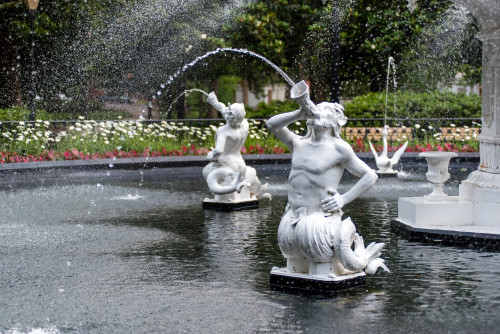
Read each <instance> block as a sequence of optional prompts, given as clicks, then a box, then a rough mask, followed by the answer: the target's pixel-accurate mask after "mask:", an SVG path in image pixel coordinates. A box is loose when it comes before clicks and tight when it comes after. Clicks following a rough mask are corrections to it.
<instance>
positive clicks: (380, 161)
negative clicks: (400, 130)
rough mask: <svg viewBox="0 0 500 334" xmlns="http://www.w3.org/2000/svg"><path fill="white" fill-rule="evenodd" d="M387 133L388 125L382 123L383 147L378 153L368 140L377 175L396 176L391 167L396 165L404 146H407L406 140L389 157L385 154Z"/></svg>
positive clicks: (404, 148)
mask: <svg viewBox="0 0 500 334" xmlns="http://www.w3.org/2000/svg"><path fill="white" fill-rule="evenodd" d="M388 134H389V127H388V126H387V125H384V129H383V130H382V142H383V145H384V146H383V149H382V152H381V153H380V155H379V154H378V153H377V150H375V147H373V144H372V143H371V142H370V141H368V143H369V144H370V149H371V151H372V154H373V157H374V158H375V164H376V165H377V167H378V169H377V170H376V171H375V172H376V173H377V174H378V175H379V176H397V175H398V172H397V171H395V170H394V169H393V168H392V167H394V165H396V164H397V163H398V162H399V159H401V156H402V155H403V153H404V152H405V150H406V147H407V146H408V142H407V141H406V142H405V143H404V144H403V145H402V146H401V147H400V148H398V149H397V151H396V152H394V154H393V155H392V157H390V158H389V156H388V155H387V151H388V149H387V146H388V144H387V136H388Z"/></svg>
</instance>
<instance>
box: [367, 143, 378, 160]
mask: <svg viewBox="0 0 500 334" xmlns="http://www.w3.org/2000/svg"><path fill="white" fill-rule="evenodd" d="M368 144H370V150H371V151H372V154H373V156H374V157H375V161H377V159H378V153H377V150H375V147H373V144H372V142H371V141H368Z"/></svg>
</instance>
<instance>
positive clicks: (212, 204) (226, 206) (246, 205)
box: [203, 198, 259, 211]
mask: <svg viewBox="0 0 500 334" xmlns="http://www.w3.org/2000/svg"><path fill="white" fill-rule="evenodd" d="M258 207H259V201H258V200H257V199H252V200H248V201H240V202H217V201H216V200H215V199H211V198H205V199H204V200H203V208H204V209H209V210H217V211H237V210H246V209H255V208H258Z"/></svg>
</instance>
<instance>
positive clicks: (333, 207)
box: [321, 190, 345, 213]
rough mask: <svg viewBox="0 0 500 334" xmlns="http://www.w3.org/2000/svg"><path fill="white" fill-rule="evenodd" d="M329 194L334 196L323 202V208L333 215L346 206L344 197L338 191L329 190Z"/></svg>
mask: <svg viewBox="0 0 500 334" xmlns="http://www.w3.org/2000/svg"><path fill="white" fill-rule="evenodd" d="M327 192H328V194H330V195H332V196H331V197H328V198H325V199H324V200H323V201H321V204H322V205H321V208H322V209H323V211H325V212H329V213H333V212H335V211H338V210H340V209H342V207H343V206H344V204H345V203H344V197H343V196H342V195H341V194H339V193H338V192H337V191H336V190H327Z"/></svg>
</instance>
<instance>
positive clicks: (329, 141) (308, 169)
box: [267, 81, 389, 277]
mask: <svg viewBox="0 0 500 334" xmlns="http://www.w3.org/2000/svg"><path fill="white" fill-rule="evenodd" d="M291 93H292V98H294V99H296V100H297V101H298V102H299V105H300V109H298V110H295V111H292V112H288V113H283V114H279V115H276V116H273V117H271V118H270V119H269V120H268V122H267V127H268V129H269V130H270V131H271V132H272V133H273V134H274V135H275V136H276V137H277V138H278V139H280V140H281V141H282V142H283V143H285V144H286V145H287V147H288V148H289V149H290V150H291V151H292V152H293V155H292V166H291V167H292V168H291V171H290V175H289V178H288V181H289V183H288V205H287V207H286V209H285V213H284V214H283V217H282V219H281V222H280V225H279V228H278V243H279V246H280V248H281V251H282V253H283V255H284V256H285V257H286V258H287V267H286V272H288V273H305V274H309V275H313V276H317V275H326V276H328V277H339V276H343V275H349V274H354V273H359V272H362V271H365V272H366V273H370V274H372V273H375V271H376V270H377V268H379V267H382V268H383V269H384V270H386V271H389V269H388V268H387V267H386V266H385V264H384V260H383V259H381V258H379V256H380V254H381V249H382V248H383V246H384V244H383V243H377V244H375V243H371V244H370V245H369V246H368V247H366V248H365V245H364V242H363V238H362V237H361V236H359V234H358V233H356V228H355V226H354V224H353V223H352V221H351V219H350V218H347V219H345V220H341V218H342V207H343V206H344V205H346V204H347V203H349V202H351V201H353V200H354V199H356V198H357V197H359V196H360V195H361V194H362V193H363V192H366V191H367V190H368V189H370V188H371V187H372V186H373V185H374V184H375V182H376V180H377V175H376V174H375V172H374V171H373V170H372V169H371V168H369V167H368V166H367V165H366V164H365V163H364V162H363V161H361V160H360V159H359V158H358V157H357V156H356V154H355V153H354V151H353V150H352V148H351V146H350V145H349V144H348V143H347V142H345V141H344V140H342V139H341V138H340V129H341V126H343V125H344V124H345V123H346V121H347V118H346V117H345V116H344V113H343V107H342V106H341V105H340V104H338V103H330V102H323V103H320V104H318V105H314V104H313V103H312V102H311V101H310V100H309V95H308V87H307V85H306V84H305V82H304V81H301V82H300V83H298V84H296V85H295V86H294V87H293V88H292V92H291ZM299 120H307V122H306V125H307V128H308V132H307V134H306V135H305V136H299V135H297V134H295V133H293V132H292V131H290V130H289V129H288V128H287V126H288V125H289V124H291V123H294V122H296V121H299ZM344 169H347V170H348V171H349V172H351V173H352V174H354V175H356V176H358V177H360V179H359V180H358V182H357V183H356V184H355V185H354V186H353V187H352V188H351V189H350V190H349V191H347V192H346V193H344V194H340V193H339V192H337V187H338V185H339V183H340V179H341V177H342V174H343V172H344ZM353 242H354V246H355V248H354V250H353V249H352V248H351V246H352V243H353Z"/></svg>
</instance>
